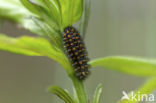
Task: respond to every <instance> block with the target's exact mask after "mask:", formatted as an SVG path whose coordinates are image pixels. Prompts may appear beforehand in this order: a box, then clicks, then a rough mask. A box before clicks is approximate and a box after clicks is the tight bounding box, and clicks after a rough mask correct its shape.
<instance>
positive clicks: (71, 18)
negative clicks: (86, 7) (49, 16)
mask: <svg viewBox="0 0 156 103" xmlns="http://www.w3.org/2000/svg"><path fill="white" fill-rule="evenodd" d="M58 1H59V3H60V8H61V15H62V25H63V27H62V29H64V28H65V27H67V26H71V25H72V24H73V23H75V22H76V21H78V20H79V19H80V18H81V15H82V11H83V0H58Z"/></svg>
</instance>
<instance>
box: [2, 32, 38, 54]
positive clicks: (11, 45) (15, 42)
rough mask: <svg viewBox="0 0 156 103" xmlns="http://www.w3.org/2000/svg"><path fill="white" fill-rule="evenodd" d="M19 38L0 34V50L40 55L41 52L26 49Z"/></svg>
mask: <svg viewBox="0 0 156 103" xmlns="http://www.w3.org/2000/svg"><path fill="white" fill-rule="evenodd" d="M20 41H21V39H15V38H10V37H7V36H5V35H2V34H1V35H0V50H4V51H8V52H13V53H16V54H23V55H28V56H41V54H39V53H37V52H35V51H33V50H31V49H28V48H27V47H26V46H24V45H21V44H20Z"/></svg>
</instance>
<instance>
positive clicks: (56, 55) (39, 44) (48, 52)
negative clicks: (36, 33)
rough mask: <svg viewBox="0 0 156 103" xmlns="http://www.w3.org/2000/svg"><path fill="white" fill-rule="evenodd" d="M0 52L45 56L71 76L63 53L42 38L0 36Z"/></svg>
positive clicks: (70, 70) (68, 64)
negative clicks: (58, 64)
mask: <svg viewBox="0 0 156 103" xmlns="http://www.w3.org/2000/svg"><path fill="white" fill-rule="evenodd" d="M0 50H3V51H8V52H12V53H16V54H22V55H27V56H47V57H49V58H51V59H53V60H55V61H57V62H58V63H60V64H61V65H62V66H63V67H64V68H65V70H66V71H67V73H68V75H73V68H71V64H70V62H69V60H68V59H67V58H66V56H65V55H64V53H63V52H62V51H61V50H60V49H58V48H56V47H55V46H53V45H51V44H50V42H49V41H48V40H46V39H44V38H41V37H29V36H22V37H18V38H12V37H8V36H5V35H3V34H0Z"/></svg>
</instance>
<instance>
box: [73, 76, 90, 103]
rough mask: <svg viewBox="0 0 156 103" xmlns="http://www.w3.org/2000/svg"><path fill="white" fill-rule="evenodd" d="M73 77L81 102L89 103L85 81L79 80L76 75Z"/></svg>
mask: <svg viewBox="0 0 156 103" xmlns="http://www.w3.org/2000/svg"><path fill="white" fill-rule="evenodd" d="M71 79H72V82H73V85H74V88H75V90H76V94H77V97H78V99H79V103H88V100H87V95H86V91H85V87H84V84H83V81H80V80H78V79H77V78H76V77H75V76H72V77H71Z"/></svg>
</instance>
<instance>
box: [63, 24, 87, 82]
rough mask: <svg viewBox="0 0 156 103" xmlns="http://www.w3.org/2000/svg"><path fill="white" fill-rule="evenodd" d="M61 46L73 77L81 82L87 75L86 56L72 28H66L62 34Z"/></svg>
mask: <svg viewBox="0 0 156 103" xmlns="http://www.w3.org/2000/svg"><path fill="white" fill-rule="evenodd" d="M63 45H64V49H65V51H66V54H67V56H68V58H69V60H70V61H71V64H72V66H73V67H74V71H75V75H76V76H77V77H78V79H80V80H83V79H85V78H86V77H87V75H88V74H89V70H88V69H89V68H90V66H89V64H88V60H89V59H88V54H87V51H86V48H85V45H84V42H83V40H82V38H81V36H80V34H79V32H78V31H77V30H76V29H75V28H74V27H72V26H69V27H66V28H65V29H64V33H63Z"/></svg>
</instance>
